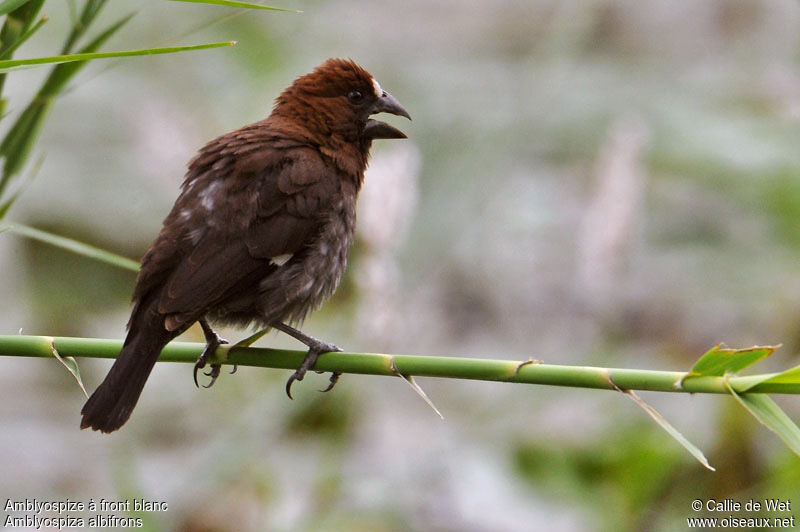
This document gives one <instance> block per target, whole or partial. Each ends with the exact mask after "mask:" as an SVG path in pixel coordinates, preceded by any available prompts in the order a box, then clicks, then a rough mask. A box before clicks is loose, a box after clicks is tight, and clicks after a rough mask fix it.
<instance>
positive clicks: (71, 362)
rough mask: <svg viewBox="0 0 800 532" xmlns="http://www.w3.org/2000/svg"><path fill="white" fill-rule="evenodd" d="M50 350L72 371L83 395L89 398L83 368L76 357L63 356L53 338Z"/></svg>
mask: <svg viewBox="0 0 800 532" xmlns="http://www.w3.org/2000/svg"><path fill="white" fill-rule="evenodd" d="M50 352H51V353H52V354H53V356H54V357H55V358H56V360H58V361H59V362H61V365H62V366H64V367H65V368H67V371H69V372H70V374H71V375H72V377H73V378H74V379H75V382H77V383H78V386H80V387H81V391H82V392H83V395H85V396H86V398H87V399H88V398H89V394H88V393H86V388H85V387H84V386H83V380H81V370H80V368H79V367H78V363H77V362H76V361H75V359H74V358H72V357H62V356H61V355H60V354H59V353H58V350H57V349H56V344H55V340H51V342H50Z"/></svg>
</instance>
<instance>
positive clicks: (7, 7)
mask: <svg viewBox="0 0 800 532" xmlns="http://www.w3.org/2000/svg"><path fill="white" fill-rule="evenodd" d="M27 1H28V0H4V1H3V2H2V3H0V15H7V14H9V13H11V12H12V11H14V10H15V9H17V8H18V7H19V6H21V5H22V4H24V3H25V2H27Z"/></svg>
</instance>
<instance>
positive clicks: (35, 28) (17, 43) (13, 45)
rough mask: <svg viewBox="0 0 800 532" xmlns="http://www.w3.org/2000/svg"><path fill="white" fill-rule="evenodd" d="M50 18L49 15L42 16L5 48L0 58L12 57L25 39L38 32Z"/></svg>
mask: <svg viewBox="0 0 800 532" xmlns="http://www.w3.org/2000/svg"><path fill="white" fill-rule="evenodd" d="M48 20H50V19H49V18H48V17H47V16H44V17H42V18H40V19H39V22H37V23H36V24H34V25H33V26H31V27H30V28H28V29H27V30H26V31H25V32H24V33H23V34H22V35H20V36H19V37H18V38H17V39H16V40H15V41H14V42H13V43H11V44H10V45H9V46H8V48H5V49H4V50H3V52H2V54H0V59H8V58H9V57H11V54H13V53H14V52H15V51H16V50H17V48H19V47H20V46H21V45H22V44H23V43H24V42H25V41H27V40H28V39H30V37H31V35H33V34H34V33H36V32H37V31H38V30H39V28H41V27H42V26H43V25H44V23H45V22H47V21H48Z"/></svg>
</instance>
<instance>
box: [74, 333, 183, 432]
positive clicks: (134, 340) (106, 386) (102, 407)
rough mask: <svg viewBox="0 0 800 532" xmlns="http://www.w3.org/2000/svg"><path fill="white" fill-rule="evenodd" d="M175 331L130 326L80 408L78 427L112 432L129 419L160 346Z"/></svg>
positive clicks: (162, 345) (156, 358)
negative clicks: (115, 356) (98, 382)
mask: <svg viewBox="0 0 800 532" xmlns="http://www.w3.org/2000/svg"><path fill="white" fill-rule="evenodd" d="M174 336H175V335H174V334H172V333H170V332H168V331H166V330H165V329H164V328H163V325H162V326H161V327H158V328H155V330H153V328H150V327H132V328H131V330H130V331H129V333H128V337H127V338H126V339H125V344H124V345H123V346H122V351H120V353H119V355H118V356H117V360H116V361H115V362H114V365H113V366H111V370H110V371H109V372H108V375H106V378H105V380H103V382H102V384H100V386H99V387H98V388H97V390H95V392H94V393H93V394H92V396H91V397H90V398H89V400H88V401H86V404H85V405H83V409H81V415H82V416H83V418H82V419H81V428H82V429H85V428H91V429H92V430H99V431H101V432H106V433H108V432H113V431H115V430H117V429H118V428H120V427H121V426H122V425H124V424H125V422H126V421H128V418H129V417H130V416H131V412H133V408H134V407H135V406H136V403H137V401H138V400H139V396H140V395H141V393H142V389H143V388H144V384H145V382H147V378H148V377H149V376H150V372H151V371H152V370H153V366H155V363H156V360H158V357H159V355H160V354H161V350H162V349H163V348H164V346H165V345H167V343H168V342H169V341H170V340H172V338H173V337H174Z"/></svg>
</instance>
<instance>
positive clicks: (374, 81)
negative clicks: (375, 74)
mask: <svg viewBox="0 0 800 532" xmlns="http://www.w3.org/2000/svg"><path fill="white" fill-rule="evenodd" d="M372 86H373V87H374V88H375V96H377V97H378V98H380V97H381V96H383V89H382V88H381V84H380V83H378V80H377V79H375V78H372Z"/></svg>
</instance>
